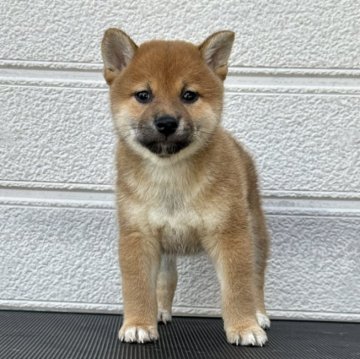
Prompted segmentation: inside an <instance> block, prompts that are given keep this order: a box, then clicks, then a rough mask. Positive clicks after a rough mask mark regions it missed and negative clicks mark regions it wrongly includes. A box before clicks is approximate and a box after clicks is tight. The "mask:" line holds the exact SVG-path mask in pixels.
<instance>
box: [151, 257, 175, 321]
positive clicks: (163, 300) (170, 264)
mask: <svg viewBox="0 0 360 359" xmlns="http://www.w3.org/2000/svg"><path fill="white" fill-rule="evenodd" d="M176 284H177V270H176V257H175V256H172V255H166V254H163V255H162V257H161V264H160V270H159V274H158V278H157V286H156V295H157V303H158V321H159V322H163V323H166V322H169V321H171V307H172V302H173V299H174V294H175V289H176Z"/></svg>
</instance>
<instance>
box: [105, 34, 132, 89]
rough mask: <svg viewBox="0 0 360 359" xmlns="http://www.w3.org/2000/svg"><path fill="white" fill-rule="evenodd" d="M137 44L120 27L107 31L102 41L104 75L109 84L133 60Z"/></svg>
mask: <svg viewBox="0 0 360 359" xmlns="http://www.w3.org/2000/svg"><path fill="white" fill-rule="evenodd" d="M136 49H137V45H136V44H135V42H134V41H132V40H131V38H130V37H129V36H128V35H127V34H125V32H123V31H121V30H119V29H108V30H106V31H105V34H104V37H103V39H102V43H101V54H102V58H103V61H104V77H105V80H106V82H107V84H108V85H110V84H111V83H112V81H113V80H114V78H115V76H116V75H117V74H118V73H119V72H121V71H122V70H123V69H124V67H125V66H127V65H128V63H129V62H130V61H131V59H132V57H133V56H134V54H135V51H136Z"/></svg>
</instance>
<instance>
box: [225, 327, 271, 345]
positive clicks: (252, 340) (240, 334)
mask: <svg viewBox="0 0 360 359" xmlns="http://www.w3.org/2000/svg"><path fill="white" fill-rule="evenodd" d="M226 336H227V340H228V342H229V343H230V344H235V345H252V346H259V347H262V346H263V345H264V344H265V343H266V342H267V335H266V333H265V331H264V330H262V329H261V328H260V327H258V326H256V327H251V328H249V329H241V330H238V329H235V328H232V329H228V330H226Z"/></svg>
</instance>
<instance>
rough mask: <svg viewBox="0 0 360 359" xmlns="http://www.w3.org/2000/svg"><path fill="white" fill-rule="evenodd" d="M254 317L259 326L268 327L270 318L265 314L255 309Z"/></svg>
mask: <svg viewBox="0 0 360 359" xmlns="http://www.w3.org/2000/svg"><path fill="white" fill-rule="evenodd" d="M256 319H257V322H258V324H259V325H260V327H261V328H263V329H268V328H270V319H269V317H268V316H267V315H266V314H264V313H261V312H259V311H257V312H256Z"/></svg>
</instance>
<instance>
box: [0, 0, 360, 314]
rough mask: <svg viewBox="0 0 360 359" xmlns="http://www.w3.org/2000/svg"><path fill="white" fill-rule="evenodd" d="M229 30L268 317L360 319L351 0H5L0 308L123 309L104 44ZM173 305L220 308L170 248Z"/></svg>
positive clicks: (237, 118)
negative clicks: (253, 180)
mask: <svg viewBox="0 0 360 359" xmlns="http://www.w3.org/2000/svg"><path fill="white" fill-rule="evenodd" d="M110 26H112V27H114V26H117V27H121V28H123V29H124V30H126V31H127V32H128V33H129V34H131V35H132V36H133V38H134V39H135V41H137V42H141V41H144V40H147V39H151V38H154V37H158V38H167V39H174V38H181V39H189V40H193V41H197V42H200V41H201V40H202V39H204V38H205V37H206V36H207V35H209V34H210V33H211V32H213V31H216V30H219V29H226V28H227V29H233V30H235V31H236V34H237V38H236V43H235V48H234V52H233V55H232V58H231V68H230V76H229V78H228V79H227V82H226V109H225V114H224V123H225V126H226V127H228V128H229V129H231V130H232V132H233V133H235V134H236V136H237V137H238V138H239V139H241V140H242V141H243V142H244V143H245V144H246V145H247V147H248V148H249V149H250V150H251V151H252V152H253V154H254V155H255V157H256V159H257V163H258V169H259V172H260V175H261V179H262V189H263V195H264V202H265V208H266V213H267V218H268V223H269V227H270V232H271V236H272V255H271V260H270V265H269V271H268V276H267V279H268V280H267V303H268V307H269V311H270V313H271V314H272V315H273V316H274V317H292V318H317V319H346V320H357V321H359V320H360V301H359V298H360V261H359V258H360V235H359V234H360V150H359V149H360V119H359V114H360V97H359V96H360V43H359V38H360V7H359V6H358V4H357V3H356V2H353V1H347V0H336V1H335V0H327V1H325V0H322V1H318V2H314V1H313V0H311V1H310V0H305V1H301V2H300V1H288V0H281V1H277V2H268V1H260V0H258V1H251V2H249V1H222V2H220V1H209V0H203V1H196V2H195V1H193V0H192V1H182V2H180V3H179V2H178V1H157V2H156V3H152V2H149V1H145V0H139V1H137V2H132V1H118V0H112V1H105V0H99V1H95V0H93V1H90V0H88V1H86V0H82V1H70V0H66V1H57V2H50V3H49V2H48V1H40V0H36V1H34V2H32V4H31V6H26V8H25V4H24V2H23V1H20V0H13V1H3V2H2V3H1V4H0V30H1V31H0V43H1V46H0V99H1V101H0V119H1V120H0V163H1V166H0V307H2V308H29V309H34V308H35V309H50V310H59V309H64V310H81V311H82V310H94V311H115V312H116V311H119V310H120V309H121V293H120V278H119V270H118V265H117V238H116V237H117V224H116V220H115V212H114V198H113V191H112V189H113V183H114V170H113V150H114V136H113V133H112V125H111V120H110V115H109V110H108V98H107V88H106V86H105V84H104V81H103V80H102V77H101V63H100V61H101V60H100V51H99V43H100V40H101V37H102V34H103V31H104V30H105V29H106V28H107V27H110ZM179 272H180V281H179V287H178V291H177V295H176V303H175V306H176V311H177V312H178V313H195V314H211V315H212V314H218V313H219V295H218V285H217V283H216V279H215V275H214V272H213V269H212V268H211V266H210V264H209V263H208V262H207V260H206V259H205V258H203V257H193V258H184V259H183V260H181V261H180V263H179Z"/></svg>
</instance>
